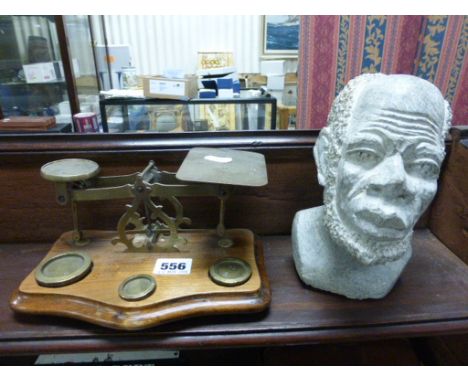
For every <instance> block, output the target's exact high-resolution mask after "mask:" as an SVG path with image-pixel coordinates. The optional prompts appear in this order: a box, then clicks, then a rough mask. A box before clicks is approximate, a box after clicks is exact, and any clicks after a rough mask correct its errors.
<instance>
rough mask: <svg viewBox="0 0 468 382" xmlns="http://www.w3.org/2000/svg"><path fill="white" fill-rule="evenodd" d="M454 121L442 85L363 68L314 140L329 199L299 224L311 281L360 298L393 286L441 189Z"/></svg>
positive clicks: (299, 261) (297, 249) (299, 259)
mask: <svg viewBox="0 0 468 382" xmlns="http://www.w3.org/2000/svg"><path fill="white" fill-rule="evenodd" d="M450 120H451V111H450V106H449V105H448V103H447V102H446V101H445V100H444V98H443V96H442V94H441V93H440V91H439V90H438V89H437V88H436V87H435V86H434V85H433V84H431V83H430V82H428V81H426V80H423V79H420V78H418V77H414V76H410V75H385V74H364V75H361V76H359V77H356V78H355V79H353V80H351V81H350V82H349V83H348V84H347V86H346V87H345V88H344V89H343V90H342V91H341V93H340V94H339V95H338V96H337V98H336V99H335V101H334V103H333V106H332V110H331V112H330V114H329V116H328V122H327V126H326V127H325V128H324V129H322V130H321V132H320V135H319V138H318V140H317V142H316V145H315V147H314V158H315V163H316V166H317V172H318V181H319V183H320V184H321V185H322V186H323V187H324V206H320V207H316V208H311V209H308V210H302V211H299V212H298V213H297V214H296V216H295V218H294V222H293V229H292V241H293V255H294V262H295V265H296V270H297V272H298V274H299V276H300V278H301V279H302V280H303V281H304V282H305V283H306V284H309V285H311V286H312V287H315V288H318V289H322V290H326V291H329V292H334V293H338V294H341V295H345V296H347V297H349V298H355V299H365V298H382V297H384V296H385V295H386V294H387V293H388V292H389V291H390V290H391V289H392V287H393V286H394V284H395V282H396V281H397V279H398V277H399V275H400V274H401V272H402V271H403V269H404V267H405V265H406V264H407V262H408V260H409V259H410V257H411V238H412V233H413V227H414V225H415V224H416V222H417V220H418V219H419V217H420V216H421V215H422V213H423V212H424V210H425V209H426V208H427V207H428V205H429V204H430V202H431V201H432V199H433V197H434V195H435V193H436V191H437V178H438V176H439V172H440V166H441V164H442V160H443V158H444V155H445V151H444V149H445V145H444V138H445V135H446V133H447V131H448V128H449V126H450Z"/></svg>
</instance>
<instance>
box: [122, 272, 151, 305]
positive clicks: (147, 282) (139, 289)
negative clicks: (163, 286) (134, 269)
mask: <svg viewBox="0 0 468 382" xmlns="http://www.w3.org/2000/svg"><path fill="white" fill-rule="evenodd" d="M155 290H156V280H155V279H154V278H153V276H151V275H134V276H130V277H128V278H126V279H125V280H124V281H123V282H122V283H121V284H120V287H119V296H120V297H121V298H123V299H124V300H127V301H139V300H143V299H145V298H147V297H149V296H150V295H151V294H153V292H154V291H155Z"/></svg>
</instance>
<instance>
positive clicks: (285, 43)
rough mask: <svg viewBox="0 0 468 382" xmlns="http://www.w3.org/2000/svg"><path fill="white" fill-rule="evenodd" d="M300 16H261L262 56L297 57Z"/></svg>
mask: <svg viewBox="0 0 468 382" xmlns="http://www.w3.org/2000/svg"><path fill="white" fill-rule="evenodd" d="M299 20H300V16H293V15H269V16H263V44H262V45H263V52H262V55H263V56H277V57H279V56H284V57H297V52H298V49H299Z"/></svg>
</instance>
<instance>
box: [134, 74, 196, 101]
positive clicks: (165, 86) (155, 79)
mask: <svg viewBox="0 0 468 382" xmlns="http://www.w3.org/2000/svg"><path fill="white" fill-rule="evenodd" d="M197 93H198V86H197V77H196V76H193V75H192V76H185V78H165V77H162V76H146V77H143V94H144V96H145V97H149V98H169V99H186V98H195V97H196V96H197Z"/></svg>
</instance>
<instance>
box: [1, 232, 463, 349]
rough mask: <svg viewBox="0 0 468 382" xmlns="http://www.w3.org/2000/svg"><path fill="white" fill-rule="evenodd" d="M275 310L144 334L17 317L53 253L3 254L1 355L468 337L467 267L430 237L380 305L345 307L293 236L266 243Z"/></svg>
mask: <svg viewBox="0 0 468 382" xmlns="http://www.w3.org/2000/svg"><path fill="white" fill-rule="evenodd" d="M263 242H264V248H265V263H266V270H267V275H268V277H269V279H270V285H271V292H272V301H271V305H270V309H269V310H268V311H266V312H263V313H256V314H251V315H242V316H239V315H237V316H233V315H230V316H228V315H226V316H222V317H211V318H206V317H205V318H193V319H189V320H184V321H180V322H176V323H171V324H166V325H162V326H159V327H157V328H153V329H148V330H144V331H142V332H138V333H126V332H121V331H116V330H111V329H105V328H101V327H97V326H93V325H91V324H86V323H82V322H78V321H75V320H70V319H65V318H55V317H46V316H44V317H39V316H38V317H36V316H26V315H19V314H14V313H13V312H12V311H11V309H10V308H9V307H8V300H9V297H10V294H11V293H12V292H13V290H14V289H16V288H17V287H18V285H19V284H20V282H21V280H22V279H23V278H24V277H25V276H26V275H27V274H28V273H29V272H30V271H31V269H33V268H34V267H35V266H36V265H37V264H38V263H39V261H40V260H41V259H42V258H43V256H44V255H45V254H46V253H47V250H48V249H49V245H47V244H2V245H0V269H1V270H2V271H1V274H0V285H2V288H0V322H1V323H2V325H1V326H0V353H3V354H5V353H8V354H14V353H21V354H26V353H34V352H65V351H71V352H73V351H112V350H114V351H115V350H116V349H119V350H126V349H132V348H135V349H136V348H177V349H184V348H208V347H217V348H219V347H234V346H269V345H280V344H281V345H288V344H307V343H309V344H310V343H330V342H346V341H352V340H359V341H364V340H367V339H379V338H389V337H415V336H424V335H448V334H456V333H468V294H467V293H466V291H467V290H468V266H467V265H466V264H464V263H463V262H462V261H461V260H460V259H458V258H457V257H456V256H455V255H454V254H453V253H452V252H450V250H448V249H447V248H446V247H445V246H444V245H442V244H441V243H440V242H439V241H438V240H437V239H436V238H435V237H434V236H433V235H432V234H431V233H430V232H429V231H428V230H417V231H416V233H415V236H414V243H413V249H414V254H413V258H412V259H411V260H410V262H409V264H408V266H407V268H406V269H405V271H404V272H403V274H402V276H401V278H400V280H399V281H398V282H397V284H396V286H395V288H394V289H393V291H392V292H391V293H390V294H389V295H388V296H387V297H386V298H384V299H382V300H377V301H373V300H364V301H356V300H348V299H346V298H344V297H342V296H337V295H333V294H331V293H326V292H321V291H318V290H314V289H312V288H309V287H306V286H305V285H304V284H302V283H301V281H300V280H299V278H298V277H297V275H296V272H295V270H294V264H293V260H292V252H291V251H292V249H291V241H290V238H289V237H288V236H273V237H263Z"/></svg>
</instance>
